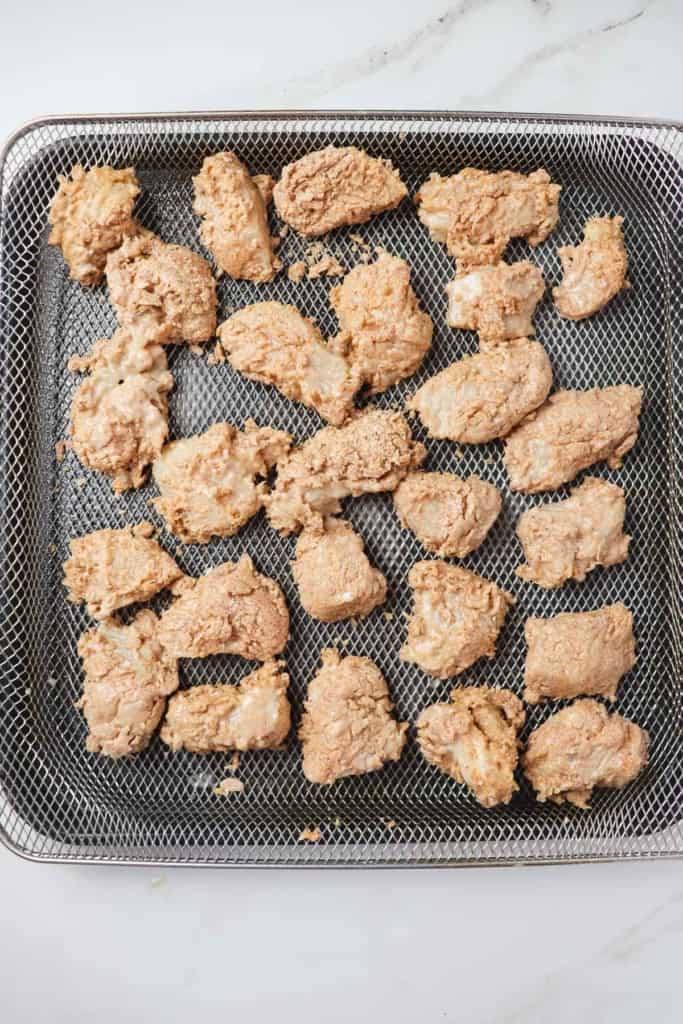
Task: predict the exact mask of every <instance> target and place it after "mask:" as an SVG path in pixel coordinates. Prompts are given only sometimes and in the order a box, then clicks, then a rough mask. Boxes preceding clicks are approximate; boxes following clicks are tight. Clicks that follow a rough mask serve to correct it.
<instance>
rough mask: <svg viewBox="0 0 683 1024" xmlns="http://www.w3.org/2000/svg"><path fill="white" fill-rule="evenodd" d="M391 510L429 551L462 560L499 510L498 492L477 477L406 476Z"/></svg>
mask: <svg viewBox="0 0 683 1024" xmlns="http://www.w3.org/2000/svg"><path fill="white" fill-rule="evenodd" d="M393 497H394V509H395V511H396V515H397V516H398V518H399V519H400V521H401V525H402V526H404V527H405V528H406V529H407V530H412V531H413V533H414V534H415V536H416V537H417V539H418V540H419V541H420V543H421V544H423V545H424V546H425V547H426V548H427V550H428V551H433V552H434V554H435V555H441V557H446V556H448V555H455V556H456V557H457V558H464V557H465V556H466V555H469V554H470V553H471V552H472V551H474V550H476V548H478V547H479V545H480V544H481V543H482V542H483V540H484V538H485V537H486V534H487V533H488V532H489V530H490V529H491V527H492V526H493V524H494V523H495V521H496V519H497V518H498V515H499V513H500V510H501V506H502V499H501V496H500V491H499V490H498V488H497V487H494V486H493V484H489V483H487V482H486V481H485V480H480V479H479V477H478V476H471V477H468V479H467V480H461V479H460V478H459V477H457V476H455V475H454V474H453V473H421V472H417V473H409V474H408V476H407V477H406V478H405V480H403V481H402V482H401V483H400V484H399V485H398V487H397V488H396V490H395V491H394V495H393Z"/></svg>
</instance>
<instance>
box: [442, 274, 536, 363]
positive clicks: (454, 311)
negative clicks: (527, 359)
mask: <svg viewBox="0 0 683 1024" xmlns="http://www.w3.org/2000/svg"><path fill="white" fill-rule="evenodd" d="M544 291H545V282H544V281H543V274H542V273H541V271H540V270H539V269H538V267H536V266H534V264H533V263H529V262H528V260H522V261H521V262H519V263H496V264H495V265H494V266H491V267H478V268H477V269H476V270H471V271H470V272H469V274H462V275H458V276H457V277H456V278H455V280H454V281H451V283H450V284H449V285H446V295H447V296H448V312H447V314H446V322H447V323H448V325H449V327H459V328H461V329H462V330H465V331H477V332H478V334H479V346H480V348H485V347H486V346H487V345H489V344H490V343H494V344H496V343H498V342H500V341H507V340H508V339H510V338H526V337H527V336H528V335H530V334H533V333H534V328H533V324H532V323H531V318H532V316H533V315H534V310H535V309H536V306H537V305H538V303H539V302H540V301H541V299H542V298H543V292H544Z"/></svg>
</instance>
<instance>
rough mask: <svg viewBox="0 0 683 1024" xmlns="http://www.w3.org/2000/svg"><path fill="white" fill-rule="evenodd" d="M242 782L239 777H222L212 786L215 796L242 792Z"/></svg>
mask: <svg viewBox="0 0 683 1024" xmlns="http://www.w3.org/2000/svg"><path fill="white" fill-rule="evenodd" d="M243 792H244V783H243V782H240V780H239V779H222V780H221V781H220V782H219V783H218V785H217V786H215V787H214V793H215V794H216V796H230V794H231V793H243Z"/></svg>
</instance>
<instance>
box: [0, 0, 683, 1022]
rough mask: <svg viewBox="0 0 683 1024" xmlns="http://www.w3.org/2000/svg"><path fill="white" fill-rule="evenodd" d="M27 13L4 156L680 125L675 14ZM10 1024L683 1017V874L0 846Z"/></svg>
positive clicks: (1, 125) (141, 8)
mask: <svg viewBox="0 0 683 1024" xmlns="http://www.w3.org/2000/svg"><path fill="white" fill-rule="evenodd" d="M151 6H152V5H145V4H143V3H140V2H139V0H138V2H136V3H133V2H132V0H119V2H118V3H117V4H116V5H97V4H93V3H92V2H87V3H86V2H84V0H80V2H77V3H69V2H63V3H60V4H58V3H55V4H52V5H49V6H48V5H46V4H44V3H40V2H37V0H23V2H21V3H15V4H13V5H12V11H11V13H7V12H6V11H4V12H3V14H2V19H1V22H0V136H6V135H8V134H9V132H10V131H12V130H13V129H14V128H16V127H17V126H18V125H19V124H20V123H21V122H23V121H25V120H27V119H29V118H31V117H33V116H35V115H38V114H42V113H71V112H74V111H115V110H118V111H127V110H130V111H144V110H191V109H221V108H222V109H226V108H241V107H247V108H259V107H264V108H278V107H299V106H300V107H312V108H315V107H318V108H345V107H359V108H391V107H399V108H400V107H408V108H459V109H468V108H469V109H488V110H496V109H498V110H532V111H534V110H536V111H537V110H544V111H552V112H567V113H569V112H573V113H595V114H633V115H643V116H653V117H663V118H667V117H668V118H680V117H681V115H682V113H683V111H682V110H681V104H680V95H681V89H682V87H683V73H682V71H681V61H680V44H681V30H682V29H683V7H682V6H681V5H680V3H679V2H678V0H659V2H648V0H592V2H588V0H574V2H564V3H561V2H560V0H537V2H531V0H509V2H508V0H460V2H457V3H450V4H449V2H448V0H421V2H419V3H417V2H406V3H403V4H400V3H397V2H396V0H391V2H389V0H381V2H377V0H375V2H374V3H373V2H372V0H363V2H359V0H345V2H344V3H337V4H329V3H327V4H326V3H324V2H320V0H317V2H312V0H300V2H299V3H297V4H293V3H290V4H286V3H274V2H272V0H261V2H260V3H258V4H254V5H247V4H244V3H240V4H236V3H231V2H229V0H223V2H221V3H217V2H207V0H205V2H204V3H203V4H196V5H194V6H193V5H191V4H187V3H180V2H178V0H167V2H166V3H165V4H163V5H159V8H160V9H161V10H162V11H163V13H161V14H159V13H157V12H156V11H154V12H152V11H151V10H148V9H147V8H148V7H151ZM0 907H2V912H1V914H0V917H1V920H2V924H1V925H0V1019H2V1021H3V1022H4V1024H24V1022H26V1024H29V1022H30V1024H40V1022H42V1021H48V1020H49V1021H50V1022H51V1024H62V1022H64V1024H67V1022H68V1024H77V1022H80V1021H88V1022H90V1021H93V1020H97V1021H98V1024H119V1022H120V1021H122V1020H124V1021H129V1022H136V1021H143V1020H144V1021H149V1020H152V1021H154V1020H163V1021H164V1022H166V1024H175V1022H183V1024H185V1022H187V1021H189V1020H195V1019H197V1016H198V1014H203V1013H206V1012H207V1011H208V1012H210V1011H212V1010H213V1011H218V1012H221V1013H225V1012H226V1011H227V1012H228V1013H229V1012H230V1011H240V1012H241V1014H245V1013H246V1015H247V1018H248V1020H249V1021H250V1022H253V1024H261V1022H266V1021H271V1020H273V1019H277V1020H278V1021H279V1022H280V1024H289V1022H290V1021H291V1022H294V1021H296V1022H297V1024H299V1022H301V1021H307V1020H312V1021H316V1022H317V1021H324V1022H326V1024H327V1022H329V1024H336V1022H344V1024H346V1022H348V1021H353V1020H356V1021H362V1022H364V1021H374V1022H383V1021H391V1022H396V1024H403V1022H406V1024H418V1022H419V1024H432V1022H438V1021H445V1020H453V1021H455V1020H457V1021H460V1022H466V1024H503V1022H505V1024H513V1022H519V1024H546V1022H548V1021H552V1022H553V1024H565V1022H566V1024H569V1022H572V1024H573V1022H575V1021H577V1020H581V1019H582V1018H584V1017H585V1018H586V1019H588V1020H590V1021H591V1022H594V1024H605V1022H617V1021H618V1022H619V1024H630V1022H636V1021H641V1020H644V1019H647V1020H650V1021H656V1022H657V1024H669V1022H671V1024H673V1022H674V1021H679V1020H681V1016H682V1014H683V1009H682V1007H683V977H682V973H681V966H680V962H681V951H682V949H683V872H682V870H681V863H680V862H661V863H656V862H655V863H642V864H638V863H635V864H614V865H610V864H605V865H585V866H575V867H562V868H560V867H557V868H555V867H545V868H543V867H539V868H515V869H505V870H503V869H500V870H493V869H473V870H468V871H448V870H421V871H406V870H402V871H347V872H343V871H329V872H322V871H308V872H298V873H297V872H294V871H290V872H287V871H284V870H276V871H270V872H248V871H245V870H237V871H222V872H221V871H217V872H209V871H206V870H204V871H182V870H171V871H155V870H152V869H143V868H140V869H134V868H130V869H115V868H95V867H90V868H84V867H70V868H69V867H56V866H55V867H52V866H43V865H34V864H29V863H25V862H23V861H21V860H19V859H18V858H16V857H14V856H12V855H11V854H9V853H7V852H6V851H4V850H0Z"/></svg>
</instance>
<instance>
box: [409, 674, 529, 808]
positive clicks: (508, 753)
mask: <svg viewBox="0 0 683 1024" xmlns="http://www.w3.org/2000/svg"><path fill="white" fill-rule="evenodd" d="M524 718H525V715H524V707H523V705H522V702H521V700H520V699H519V697H516V696H515V694H514V693H512V692H511V691H510V690H495V689H493V688H492V687H489V686H466V687H464V688H463V689H459V690H452V691H451V703H450V704H432V705H431V707H428V708H425V709H424V711H422V712H421V714H420V716H419V718H418V720H417V742H418V744H419V747H420V750H421V751H422V754H423V756H424V758H425V759H426V760H427V761H429V763H430V764H433V765H436V767H437V768H438V769H439V771H442V772H445V774H446V775H450V776H451V777H452V778H454V779H455V781H456V782H460V783H465V785H467V786H468V787H469V789H470V790H471V791H472V793H473V794H474V796H475V797H476V799H477V800H478V801H479V803H480V804H482V806H484V807H495V806H496V805H497V804H508V803H509V802H510V800H511V799H512V794H513V793H516V792H517V790H518V789H519V786H518V785H517V783H516V782H515V768H516V767H517V761H518V757H519V753H518V752H519V741H518V740H517V732H518V730H519V729H521V728H522V726H523V725H524Z"/></svg>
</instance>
